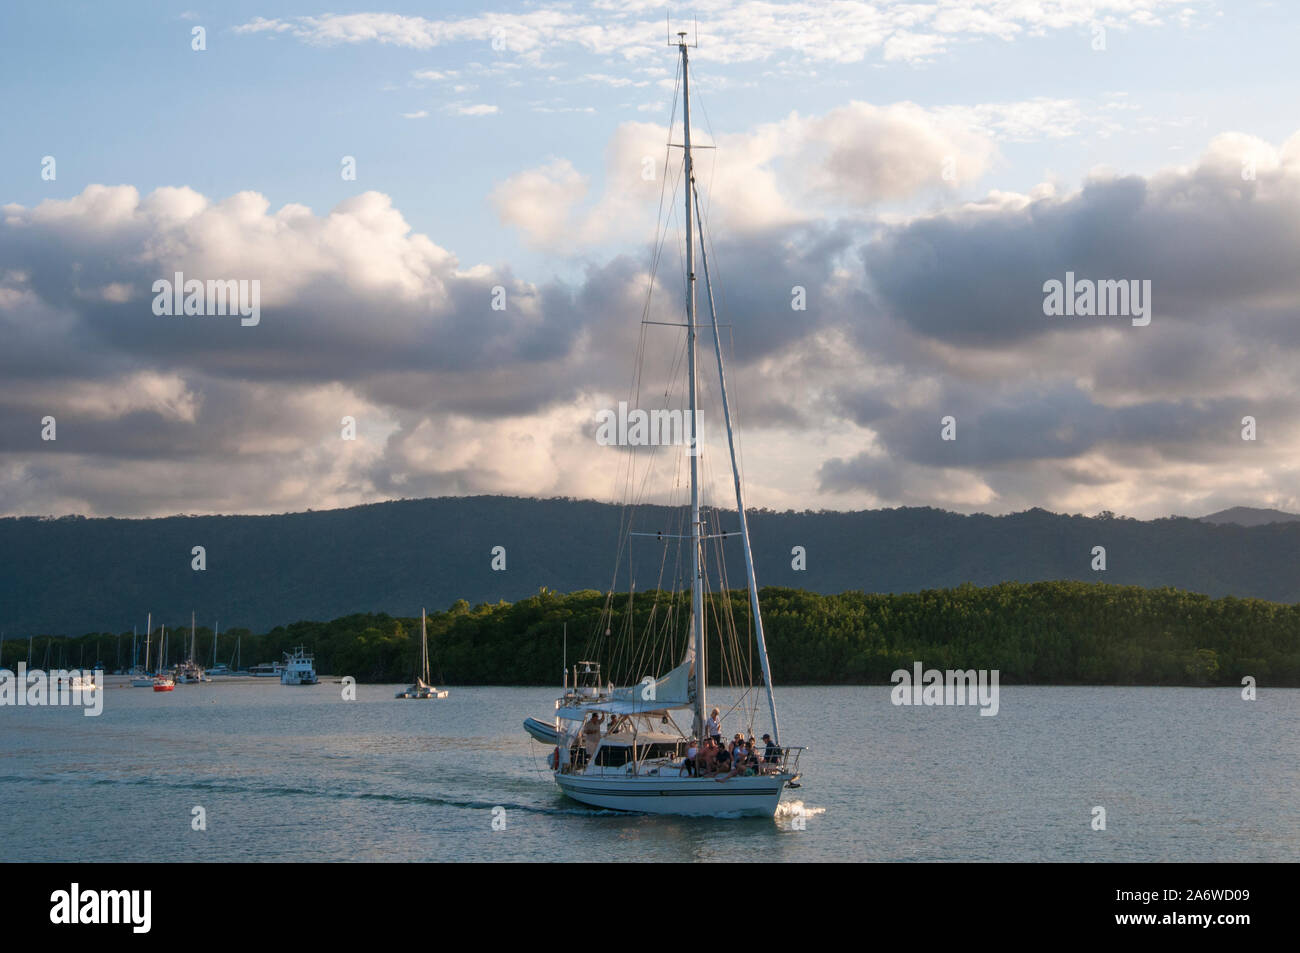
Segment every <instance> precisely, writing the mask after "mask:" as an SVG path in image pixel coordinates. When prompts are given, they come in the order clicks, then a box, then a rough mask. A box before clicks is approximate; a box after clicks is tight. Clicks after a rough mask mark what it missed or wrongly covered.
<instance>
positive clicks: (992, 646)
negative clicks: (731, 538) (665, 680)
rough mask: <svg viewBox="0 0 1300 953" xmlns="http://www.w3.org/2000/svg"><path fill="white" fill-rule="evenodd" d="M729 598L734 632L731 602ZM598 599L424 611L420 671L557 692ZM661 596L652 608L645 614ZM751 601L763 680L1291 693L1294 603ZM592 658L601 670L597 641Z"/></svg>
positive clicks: (57, 644)
mask: <svg viewBox="0 0 1300 953" xmlns="http://www.w3.org/2000/svg"><path fill="white" fill-rule="evenodd" d="M730 598H731V600H732V611H733V613H734V616H735V619H736V624H737V626H738V627H739V628H741V630H742V631H744V630H745V629H746V628H747V626H748V623H749V609H748V603H747V600H746V597H745V593H744V592H743V591H737V592H733V593H731V594H730ZM605 601H606V599H605V596H604V595H603V594H601V593H599V592H595V591H590V590H587V591H581V592H574V593H571V594H569V595H561V594H557V593H554V592H551V591H549V590H545V589H544V590H542V591H540V592H538V593H537V594H536V595H534V596H532V597H530V598H527V599H523V600H521V601H518V602H513V603H507V602H499V603H495V604H482V605H477V606H472V607H471V606H470V605H469V604H468V603H467V602H465V601H463V600H462V601H459V602H457V603H456V604H454V605H453V606H451V607H450V608H449V609H448V610H447V611H445V612H434V613H432V614H431V615H430V616H429V620H428V626H429V650H430V655H431V657H432V666H433V676H434V678H435V679H437V680H438V681H439V682H441V683H446V684H450V685H552V684H556V683H558V682H559V681H560V675H561V668H562V663H561V659H562V655H563V652H564V646H563V639H564V631H565V627H566V625H567V628H568V658H569V661H570V663H572V662H574V661H576V660H577V659H578V658H580V657H583V656H584V654H585V651H586V650H587V649H588V647H589V646H590V645H591V643H590V642H589V641H588V640H589V637H590V636H591V635H592V634H593V633H595V632H597V631H598V627H599V626H600V614H601V610H602V608H603V607H604V605H605ZM668 601H669V600H668V599H667V598H665V600H663V601H662V602H661V605H660V608H659V610H658V611H659V612H660V613H663V612H664V611H665V608H664V606H665V604H666V603H667V602H668ZM675 601H676V603H677V605H678V608H676V609H674V610H672V611H676V612H679V613H684V606H682V602H683V600H682V599H681V597H680V595H679V597H678V598H677V600H675ZM652 602H653V600H652V598H650V596H649V594H640V595H638V596H637V597H636V599H635V600H634V603H633V607H632V608H631V610H629V609H628V601H627V598H626V596H616V597H615V598H614V599H613V603H612V604H613V606H614V619H613V620H612V624H611V626H610V627H611V629H612V630H613V631H614V632H617V631H618V630H619V627H620V625H621V623H622V622H623V621H624V614H625V613H626V612H627V611H632V612H633V613H634V614H635V620H634V623H635V624H636V625H637V626H638V627H639V626H640V625H641V624H642V623H644V621H645V617H646V614H647V613H648V612H649V610H650V606H651V604H652ZM762 605H763V618H764V624H765V629H766V632H767V639H768V648H769V654H770V656H771V661H772V671H773V677H774V679H775V681H776V682H777V684H778V685H790V684H866V683H885V682H888V681H889V677H890V674H891V673H892V672H893V671H894V670H896V669H900V668H906V669H910V668H911V667H912V664H913V663H914V662H916V661H920V662H922V663H923V664H924V665H925V666H926V667H927V668H939V669H948V668H962V669H970V668H984V669H998V670H999V671H1000V672H1001V678H1002V680H1003V682H1005V683H1021V684H1050V685H1073V684H1091V685H1239V684H1240V683H1241V679H1242V677H1243V676H1247V675H1250V676H1253V677H1255V678H1256V679H1257V680H1258V682H1259V684H1261V685H1270V686H1289V687H1296V686H1300V605H1287V604H1281V603H1275V602H1266V601H1262V600H1258V599H1238V598H1234V597H1230V596H1229V597H1225V598H1221V599H1211V598H1209V597H1208V596H1203V595H1198V594H1195V593H1190V592H1184V591H1182V590H1178V589H1168V588H1166V589H1143V588H1140V587H1136V586H1115V585H1106V584H1102V583H1083V582H1038V583H1003V584H1000V585H995V586H988V587H976V586H973V585H964V586H959V587H957V588H955V589H939V590H927V591H924V592H917V593H901V594H864V593H861V592H844V593H840V594H838V595H819V594H817V593H812V592H806V591H803V590H799V589H787V588H779V587H768V588H765V589H763V590H762ZM175 621H177V622H178V623H179V622H180V621H181V620H175ZM185 621H186V622H188V620H185ZM679 622H680V624H679V625H678V631H679V632H680V631H684V629H685V616H684V614H683V615H682V616H681V617H680V620H679ZM168 632H169V636H168V638H169V642H170V644H171V648H170V649H169V657H170V659H172V660H176V659H178V658H180V657H181V655H182V654H183V653H184V652H185V648H184V646H182V642H184V643H185V645H188V636H189V632H188V627H187V626H182V625H179V624H178V625H177V626H176V627H175V628H173V627H172V625H171V624H170V623H169V624H168ZM173 632H174V633H175V641H171V640H172V638H173V636H172V635H171V634H170V633H173ZM419 634H420V620H419V618H418V617H417V618H415V619H410V618H397V617H393V616H389V615H386V614H382V613H379V614H373V613H372V614H360V615H349V616H344V617H342V618H338V619H335V620H333V621H332V622H295V623H293V624H292V625H287V626H279V627H276V628H274V629H272V630H271V631H270V632H267V633H265V634H261V635H254V634H253V633H251V632H249V631H247V630H232V631H230V632H225V631H222V633H221V635H220V642H219V644H218V646H217V658H218V660H220V661H223V662H227V663H228V662H230V661H231V660H232V657H233V654H234V651H235V646H236V640H237V639H238V644H239V648H240V657H241V660H242V662H243V664H244V665H245V666H247V665H250V664H255V663H257V662H269V661H277V660H279V659H280V658H281V653H282V652H285V651H288V650H290V649H292V648H293V647H294V646H297V645H305V646H306V647H307V648H308V649H309V650H311V651H313V652H315V654H316V664H317V668H318V670H319V671H320V672H321V673H324V674H332V675H336V676H338V675H352V676H354V677H356V678H357V680H358V681H363V682H401V681H405V680H409V679H410V678H411V676H412V673H413V672H414V670H415V666H416V664H417V662H418V659H419V651H420V648H419ZM123 640H125V648H123ZM130 641H131V634H130V633H129V632H128V633H125V634H117V633H113V634H109V633H97V634H90V635H85V636H82V637H80V638H61V637H53V638H42V637H37V638H35V639H34V640H32V641H31V642H30V643H29V642H28V640H26V639H23V640H17V639H14V638H12V637H11V638H10V639H8V640H7V641H5V642H4V643H3V647H2V649H0V666H2V667H4V668H8V669H13V668H14V666H15V665H16V664H17V663H18V662H19V661H20V660H25V659H27V658H28V653H29V651H30V652H31V655H32V659H33V664H35V665H38V666H39V665H42V664H50V665H60V664H61V665H62V667H86V666H89V665H90V664H91V663H93V662H99V663H100V664H101V665H102V666H104V667H105V668H107V669H110V670H111V669H113V668H116V667H118V665H119V664H122V665H124V664H129V653H130ZM139 641H140V642H141V644H142V643H143V636H141V638H140V640H139ZM196 642H197V653H196V654H197V655H198V657H199V659H200V660H201V661H204V660H207V661H210V660H211V658H212V655H213V651H212V650H213V646H212V633H211V630H210V629H207V628H200V629H199V630H198V634H197V638H196ZM155 649H156V646H155ZM122 653H125V655H123V654H122ZM141 653H143V648H141ZM178 653H181V654H178ZM594 654H596V655H597V660H601V654H602V653H601V650H600V648H599V646H597V648H596V651H595V653H594ZM719 654H720V653H717V652H713V653H712V656H711V658H710V662H711V666H710V667H711V668H712V669H713V671H711V673H710V682H711V683H714V684H717V683H719V682H720V681H722V680H723V679H722V678H721V674H722V673H721V672H719V671H718V670H717V666H718V658H717V656H718V655H719ZM141 658H143V655H141ZM118 659H122V660H123V661H121V662H118V661H117V660H118ZM47 660H48V661H47ZM754 668H755V670H757V663H756V662H755V663H754ZM633 674H634V675H638V676H639V675H647V674H660V673H658V672H643V673H633ZM757 680H758V679H757V678H756V679H755V681H757Z"/></svg>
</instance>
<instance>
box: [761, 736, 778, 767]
mask: <svg viewBox="0 0 1300 953" xmlns="http://www.w3.org/2000/svg"><path fill="white" fill-rule="evenodd" d="M763 742H764V743H765V744H766V745H767V747H766V748H765V749H764V751H763V763H764V764H773V765H775V764H780V763H781V749H780V748H778V747H777V746H776V742H775V741H773V740H772V736H771V735H764V736H763Z"/></svg>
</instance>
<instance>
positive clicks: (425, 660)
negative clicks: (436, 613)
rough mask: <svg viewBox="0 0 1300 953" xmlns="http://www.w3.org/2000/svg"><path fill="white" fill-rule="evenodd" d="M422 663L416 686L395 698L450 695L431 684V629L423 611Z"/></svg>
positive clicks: (399, 693)
mask: <svg viewBox="0 0 1300 953" xmlns="http://www.w3.org/2000/svg"><path fill="white" fill-rule="evenodd" d="M420 662H421V665H420V675H419V676H418V677H417V678H416V680H415V684H413V685H411V686H410V687H409V688H406V689H403V690H402V691H400V692H398V693H397V694H396V695H395V696H394V697H396V698H446V697H447V695H448V692H447V690H446V689H443V688H435V687H434V686H432V685H430V684H429V678H430V675H429V629H428V625H427V616H426V614H425V611H424V610H423V609H421V610H420Z"/></svg>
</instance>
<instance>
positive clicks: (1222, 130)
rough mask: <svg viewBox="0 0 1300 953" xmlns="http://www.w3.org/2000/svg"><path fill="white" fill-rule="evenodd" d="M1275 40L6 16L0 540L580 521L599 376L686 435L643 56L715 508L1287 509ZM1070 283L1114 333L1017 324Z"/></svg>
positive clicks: (757, 17) (1230, 20)
mask: <svg viewBox="0 0 1300 953" xmlns="http://www.w3.org/2000/svg"><path fill="white" fill-rule="evenodd" d="M666 15H667V17H668V18H669V22H666V21H665V17H666ZM1297 21H1300V13H1297V12H1296V9H1295V8H1294V7H1292V6H1290V5H1287V4H1281V3H1257V2H1242V3H1231V4H1229V3H1212V2H1206V3H1202V2H1186V0H1184V2H1178V3H1165V2H1162V0H1109V2H1106V0H1098V2H1073V0H1060V2H1048V0H1042V2H1033V0H1014V2H1013V0H986V2H972V3H951V2H941V3H929V2H923V0H922V2H912V3H888V2H877V3H865V2H794V3H784V4H783V3H760V2H730V0H705V2H701V3H698V4H695V5H693V6H691V7H684V6H673V7H671V8H666V7H665V6H663V5H658V4H648V3H638V2H636V0H630V2H615V0H608V2H605V0H598V2H590V3H584V2H566V3H522V4H495V3H486V4H485V3H475V4H471V3H464V4H461V3H424V4H413V3H394V4H383V5H376V6H353V7H338V6H332V5H331V6H329V7H325V6H320V5H315V4H311V3H267V2H242V0H237V2H230V3H224V4H221V5H219V6H214V7H206V8H205V7H196V6H191V5H187V4H170V3H148V2H140V3H131V4H112V5H110V4H96V3H60V2H40V3H36V2H33V3H22V2H16V3H11V4H6V5H4V6H3V7H0V53H3V55H2V56H0V515H63V514H69V513H80V514H85V515H99V516H121V517H136V516H161V515H168V514H173V513H275V512H287V511H299V510H305V509H328V508H333V507H339V506H349V505H354V504H359V503H367V502H375V501H379V500H384V499H394V498H401V497H407V498H410V497H423V496H442V495H464V494H481V493H487V494H517V495H525V496H538V497H552V496H571V497H579V498H592V499H602V500H613V501H618V500H620V499H621V498H622V495H623V491H622V488H621V487H622V485H623V483H624V482H625V478H626V472H625V467H626V465H627V463H628V460H629V454H628V453H627V452H626V451H625V450H624V449H621V448H617V447H606V446H601V445H599V443H598V441H597V439H596V436H595V434H596V429H597V419H598V418H597V415H598V414H599V413H600V412H601V411H602V410H605V409H610V408H615V407H617V404H618V401H620V400H626V399H628V397H629V393H630V391H629V388H630V387H631V386H632V384H633V382H634V368H635V364H636V359H637V357H638V354H644V361H645V363H644V369H643V376H642V377H641V378H639V380H640V382H641V384H642V385H643V389H642V392H641V395H642V396H643V397H644V399H645V400H646V401H651V402H653V400H661V401H664V402H666V403H667V404H668V405H676V404H675V402H679V401H680V399H681V388H680V386H678V385H680V367H677V364H676V363H675V362H677V361H678V359H679V358H680V355H681V352H682V340H683V335H682V333H681V332H680V330H679V329H675V328H664V327H661V326H645V327H643V326H642V325H641V324H640V322H641V319H642V318H643V316H644V317H650V318H651V319H653V320H661V321H681V320H682V314H681V311H682V309H681V303H682V292H681V289H682V286H683V284H684V277H683V274H684V272H683V266H682V260H681V259H682V252H681V242H682V238H683V232H682V227H681V226H682V213H681V209H680V201H681V192H680V188H681V183H680V181H679V179H680V161H681V149H680V148H677V149H673V148H669V147H668V146H669V143H670V141H671V142H673V143H680V141H681V129H680V116H678V117H677V119H676V123H677V125H676V126H675V127H674V128H673V129H672V131H671V133H670V128H669V123H670V122H672V121H673V112H672V110H673V106H674V102H675V100H674V95H675V91H676V89H677V70H678V62H677V51H676V49H675V48H674V47H672V46H670V45H669V44H668V33H669V32H670V28H671V30H672V31H676V30H678V29H685V30H687V31H689V34H690V38H691V39H692V41H695V40H696V39H698V46H697V47H693V48H692V49H691V51H690V55H691V89H692V113H693V135H694V141H695V143H696V144H697V145H705V146H708V147H709V148H707V149H700V150H697V152H696V163H697V178H698V184H699V188H700V192H701V195H702V201H703V205H704V209H705V212H706V215H707V225H708V240H709V245H708V248H709V249H710V253H711V258H710V268H711V270H712V277H713V279H714V281H715V284H716V286H717V287H716V289H715V290H716V292H717V294H718V300H719V321H720V322H722V323H723V324H724V328H723V336H724V343H725V348H726V360H727V373H728V388H729V396H730V397H731V398H732V400H733V401H734V403H735V409H736V412H737V413H736V417H737V421H736V422H737V425H738V428H739V432H740V434H741V439H742V452H743V460H744V472H745V478H746V486H747V500H746V501H747V503H748V504H749V505H751V506H762V507H769V508H772V509H861V508H874V507H882V506H937V507H942V508H945V509H951V510H956V511H959V512H988V513H1006V512H1015V511H1020V510H1024V509H1028V508H1030V507H1035V506H1041V507H1044V508H1047V509H1051V510H1055V511H1059V512H1071V513H1073V512H1083V513H1096V512H1099V511H1101V510H1111V511H1114V512H1117V513H1122V514H1127V515H1131V516H1136V517H1140V518H1150V517H1158V516H1166V515H1170V514H1181V515H1193V516H1199V515H1203V514H1205V513H1209V512H1212V511H1214V510H1218V509H1222V508H1226V507H1228V506H1236V505H1246V506H1269V507H1277V508H1280V509H1288V510H1295V509H1300V481H1298V479H1297V477H1298V474H1297V470H1296V455H1295V451H1294V450H1293V449H1292V448H1293V447H1295V446H1297V445H1298V444H1297V438H1300V424H1298V423H1297V421H1298V420H1300V417H1298V416H1297V411H1298V410H1300V384H1297V375H1295V374H1294V373H1293V368H1294V367H1295V366H1296V357H1297V355H1296V349H1297V347H1298V346H1300V325H1297V322H1296V320H1295V319H1296V316H1297V308H1298V306H1300V269H1297V268H1296V262H1297V256H1298V255H1300V225H1298V224H1297V223H1298V222H1300V218H1298V217H1297V212H1300V135H1297V133H1298V132H1300V117H1298V116H1297V113H1296V110H1295V107H1294V105H1293V104H1294V103H1295V102H1297V101H1300V96H1298V95H1297V94H1298V93H1300V89H1298V88H1297V87H1298V86H1300V72H1297V71H1296V70H1295V69H1294V68H1293V65H1292V61H1293V60H1294V52H1293V48H1294V37H1295V36H1296V35H1297V29H1296V28H1297V26H1298V25H1300V23H1298V22H1297ZM661 201H664V202H667V205H666V206H661V204H660V203H661ZM663 229H666V231H661V230H663ZM660 238H662V240H663V246H662V247H663V249H664V250H663V253H662V256H661V257H659V258H658V267H657V269H656V270H654V276H655V283H654V286H653V288H654V290H653V293H652V294H651V295H649V298H648V297H647V290H648V289H649V288H650V287H651V282H650V276H651V271H652V263H653V262H654V261H655V260H656V258H655V254H654V249H655V248H656V247H658V246H657V241H658V239H660ZM176 272H181V273H182V274H183V275H185V276H186V277H187V278H198V279H200V280H205V279H206V280H221V281H227V280H233V281H250V282H251V281H257V282H258V284H259V289H260V291H259V293H260V316H259V319H258V321H257V323H256V324H255V325H247V324H245V323H244V322H241V321H240V319H239V318H238V317H231V316H230V315H159V314H156V313H155V310H156V309H155V307H154V298H155V295H154V290H153V289H154V283H155V282H156V281H157V280H159V279H162V278H166V279H169V280H170V279H171V278H172V276H173V275H174V274H175V273H176ZM1067 275H1072V276H1074V277H1075V278H1077V279H1080V280H1084V281H1093V282H1104V281H1110V282H1115V281H1124V282H1136V283H1137V284H1136V285H1135V286H1133V287H1134V288H1135V289H1143V288H1145V289H1148V290H1147V294H1148V295H1149V298H1147V302H1148V303H1149V306H1150V310H1149V315H1148V317H1149V322H1146V323H1143V322H1142V320H1141V319H1140V318H1132V319H1131V316H1130V315H1128V314H1120V315H1116V314H1108V315H1086V314H1073V315H1071V314H1047V313H1045V298H1046V291H1047V287H1048V283H1050V282H1052V281H1054V280H1056V281H1060V282H1061V283H1062V284H1064V283H1065V282H1066V281H1067ZM1126 287H1127V286H1126ZM796 289H802V291H801V292H799V293H797V292H796ZM700 293H701V295H702V294H703V289H702V288H701V289H700ZM800 296H801V297H802V302H803V305H804V306H803V307H802V308H797V307H795V306H793V303H794V301H795V299H796V298H797V297H800ZM1137 300H1138V299H1136V298H1135V299H1134V302H1133V304H1134V306H1135V307H1136V301H1137ZM647 301H649V303H648V304H647ZM494 304H500V305H502V307H500V308H499V309H498V308H496V307H494V306H493V305H494ZM701 304H703V300H702V299H701ZM705 343H709V342H708V340H707V339H706V340H705ZM639 345H640V346H641V348H642V350H640V351H639V350H638V346H639ZM704 358H708V359H709V360H712V353H711V347H710V349H709V350H708V351H704V352H702V361H703V360H704ZM702 366H705V365H703V364H702ZM674 368H676V373H677V374H678V377H676V378H674V376H673V375H674ZM706 369H707V368H706ZM703 377H705V378H707V375H703ZM674 382H675V383H674ZM701 387H702V393H703V396H704V397H705V399H706V402H711V403H710V406H714V405H716V398H717V391H716V382H715V381H712V380H709V379H702V381H701ZM666 389H671V395H670V396H669V397H667V398H664V397H663V392H664V391H665V390H666ZM656 394H657V395H658V396H657V397H656V396H654V395H656ZM634 396H635V394H634ZM51 417H52V418H53V419H54V421H55V428H54V431H53V432H51V431H50V429H49V427H48V426H47V424H46V423H45V421H46V420H47V418H51ZM344 418H350V419H351V420H353V421H354V422H355V426H354V427H353V432H352V433H350V434H347V436H354V437H355V439H345V431H346V430H347V429H348V428H347V427H346V426H344ZM948 418H951V424H948V423H946V421H947V419H948ZM1246 418H1250V421H1251V423H1249V425H1248V424H1247V422H1246ZM703 426H704V431H705V435H706V441H705V451H704V452H705V461H706V471H707V473H708V474H709V477H710V491H711V492H712V493H714V494H715V495H714V496H713V497H712V498H714V499H715V500H716V501H717V502H720V503H725V502H726V501H727V495H726V480H725V479H719V475H720V474H725V468H726V458H725V444H723V443H720V442H719V441H718V439H717V438H718V436H719V434H720V433H721V430H720V427H719V426H718V421H717V419H716V412H715V416H714V417H712V418H710V417H707V416H706V418H705V419H704V422H703ZM1245 434H1248V435H1249V436H1250V437H1252V438H1253V439H1243V436H1244V435H1245ZM945 436H949V437H953V438H954V439H944V438H945ZM50 437H53V439H49V438H50ZM680 465H681V464H680V460H677V462H675V463H674V462H672V461H671V460H670V461H669V463H668V464H667V465H666V466H665V465H663V464H662V463H661V464H656V466H658V467H659V469H660V470H661V471H662V472H659V473H657V474H656V475H657V476H658V477H662V478H663V479H664V480H665V482H666V483H668V484H671V483H672V481H673V476H674V474H673V468H674V467H676V468H677V476H678V477H680ZM719 488H720V489H719ZM679 491H680V486H678V487H677V488H676V489H673V487H672V486H669V487H668V488H667V489H665V490H664V491H663V493H662V494H661V496H659V497H655V498H671V497H672V494H673V493H675V492H679ZM647 492H649V491H647ZM652 495H653V494H652Z"/></svg>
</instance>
